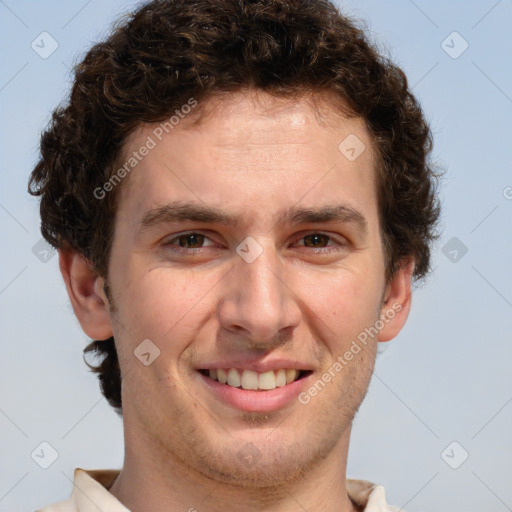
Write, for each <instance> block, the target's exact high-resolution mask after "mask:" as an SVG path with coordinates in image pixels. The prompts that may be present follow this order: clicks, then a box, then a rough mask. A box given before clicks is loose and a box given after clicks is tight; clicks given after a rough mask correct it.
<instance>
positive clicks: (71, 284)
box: [59, 249, 113, 340]
mask: <svg viewBox="0 0 512 512" xmlns="http://www.w3.org/2000/svg"><path fill="white" fill-rule="evenodd" d="M59 267H60V271H61V274H62V277H63V278H64V282H65V283H66V289H67V291H68V295H69V299H70V301H71V305H72V306H73V311H74V312H75V316H76V317H77V319H78V322H79V323H80V326H81V327H82V330H83V331H84V332H85V334H87V336H89V337H90V338H91V339H94V340H106V339H108V338H110V337H111V336H112V335H113V333H112V325H111V323H110V313H109V303H108V299H107V297H106V296H105V292H104V291H103V286H104V280H103V278H101V277H100V276H99V275H98V274H97V273H96V272H94V270H93V269H92V268H91V267H90V265H89V264H88V262H87V261H86V260H85V258H84V257H83V256H82V255H81V254H80V253H79V252H77V251H76V250H74V249H59Z"/></svg>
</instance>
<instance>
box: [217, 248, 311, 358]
mask: <svg viewBox="0 0 512 512" xmlns="http://www.w3.org/2000/svg"><path fill="white" fill-rule="evenodd" d="M235 257H236V258H237V260H236V262H235V264H234V268H233V269H232V270H231V272H229V274H228V275H227V276H226V279H227V282H226V288H225V289H224V290H225V292H224V293H223V295H222V296H221V299H220V301H219V306H218V318H219V322H220V325H221V327H222V328H223V329H224V330H225V331H227V332H229V333H231V334H236V335H237V338H236V339H237V342H239V341H240V340H241V339H243V340H244V342H245V344H246V346H247V347H248V348H252V349H259V350H269V349H272V348H275V347H276V346H279V345H281V344H283V343H285V342H286V341H287V340H288V339H289V338H290V336H291V334H292V333H293V331H294V329H295V328H296V327H297V326H298V325H299V323H300V320H301V311H300V308H299V304H298V302H297V297H296V296H295V294H294V292H293V282H292V280H291V276H290V273H289V272H288V273H286V272H284V269H283V266H282V264H281V263H280V261H279V259H278V258H277V256H276V254H275V250H273V249H272V248H270V244H268V245H267V247H266V248H264V250H263V252H262V254H261V255H260V256H259V257H257V258H256V259H255V260H254V261H252V262H251V263H248V262H247V261H245V260H244V259H243V258H241V257H238V255H236V256H235Z"/></svg>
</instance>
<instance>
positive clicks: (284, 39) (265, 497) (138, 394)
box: [30, 0, 439, 512]
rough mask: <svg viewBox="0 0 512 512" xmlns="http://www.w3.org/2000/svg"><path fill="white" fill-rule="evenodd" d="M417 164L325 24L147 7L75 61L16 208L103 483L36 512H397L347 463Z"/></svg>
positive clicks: (411, 275) (411, 271)
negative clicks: (103, 401)
mask: <svg viewBox="0 0 512 512" xmlns="http://www.w3.org/2000/svg"><path fill="white" fill-rule="evenodd" d="M430 150H431V135H430V131H429V128H428V125H427V124H426V122H425V120H424V118H423V115H422V112H421V109H420V107H419V105H418V103H417V101H416V100H415V98H414V97H413V96H412V94H411V93H410V91H409V90H408V89H407V81H406V79H405V76H404V75H403V73H402V72H401V71H400V70H399V69H398V68H396V67H395V66H394V65H393V64H392V63H390V62H388V61H387V60H386V59H384V58H383V57H381V56H379V55H378V54H377V53H376V51H375V50H374V49H373V47H372V46H371V45H370V43H369V42H368V41H367V40H366V38H365V35H364V34H363V32H361V31H360V30H359V29H358V28H357V27H356V26H355V25H354V24H352V23H351V22H350V21H349V20H347V19H346V18H345V17H343V16H342V15H341V14H340V13H339V12H338V11H337V10H336V9H335V8H334V7H333V6H332V5H331V4H330V3H328V2H327V1H325V0H314V1H311V0H308V1H306V0H299V1H297V0H279V1H270V0H264V1H259V2H251V1H246V0H215V1H214V0H194V1H190V0H187V1H185V0H183V1H178V0H163V1H153V2H151V3H148V4H147V5H145V6H143V7H141V8H140V9H139V10H138V11H137V12H136V13H135V14H133V16H132V17H131V18H130V19H129V20H127V21H126V22H124V23H123V24H121V25H119V26H118V27H117V28H116V29H115V31H114V32H113V33H112V34H111V35H110V37H109V38H108V39H107V40H106V41H105V42H102V43H99V44H97V45H96V46H94V47H93V48H92V49H91V50H90V51H89V53H88V54H87V56H86V57H85V59H84V60H83V62H82V63H80V64H79V65H78V67H77V70H76V76H75V82H74V85H73V89H72V92H71V95H70V100H69V103H68V105H66V106H65V107H63V108H61V109H59V110H57V111H56V112H55V114H54V117H53V121H52V124H51V126H50V127H49V129H48V130H47V131H46V132H45V133H44V134H43V137H42V141H41V159H40V161H39V163H38V164H37V166H36V168H35V169H34V171H33V174H32V177H31V183H30V189H31V192H32V193H33V194H35V195H40V196H41V215H42V231H43V234H44V236H45V238H46V239H47V240H48V241H49V242H50V243H52V244H53V245H54V246H55V247H58V249H59V256H60V268H61V272H62V275H63V277H64V280H65V282H66V286H67V290H68V294H69V297H70V300H71V303H72V305H73V309H74V311H75V314H76V316H77V318H78V320H79V322H80V325H81V326H82V329H83V330H84V332H85V333H86V334H87V335H88V336H89V337H90V338H91V339H92V340H94V341H93V342H92V343H91V344H90V345H89V346H88V347H87V349H86V351H87V352H91V351H93V352H94V351H95V352H97V353H98V354H99V355H102V356H103V360H102V362H101V364H100V365H99V367H97V368H95V371H97V372H98V373H99V377H100V381H101V387H102V391H103V393H104V395H105V397H106V398H107V400H108V401H109V402H110V403H111V404H112V405H113V406H114V407H115V408H116V410H118V412H120V413H121V414H122V416H123V420H124V434H125V460H124V465H123V468H122V470H121V471H114V470H98V471H85V470H82V469H77V470H76V471H75V488H74V491H73V495H72V497H71V498H70V499H69V500H67V501H65V502H61V503H59V504H55V505H53V506H50V507H46V508H43V509H41V510H43V511H45V512H48V511H76V510H80V511H81V512H83V511H89V510H98V509H99V510H103V511H107V510H108V511H109V512H116V511H122V510H131V511H132V512H140V511H143V510H144V511H146V510H151V511H152V512H160V511H164V510H165V511H169V510H172V511H174V510H176V511H178V510H188V511H189V512H191V511H199V512H210V511H218V510H231V511H236V512H238V511H239V512H242V511H244V512H245V511H256V510H257V511H284V510H287V511H299V510H301V511H302V510H308V511H311V512H313V511H320V510H322V511H324V512H335V511H336V512H339V511H344V512H348V511H351V512H353V511H360V510H366V511H367V512H371V511H377V510H379V511H393V510H398V509H396V508H395V507H392V506H389V505H387V504H386V501H385V496H384V489H383V488H382V486H379V485H375V484H372V483H369V482H364V481H355V480H350V479H348V480H347V479H346V474H345V473H346V460H347V453H348V446H349V437H350V429H351V424H352V420H353V417H354V415H355V413H356V411H357V409H358V407H359V405H360V404H361V402H362V400H363V398H364V395H365V393H366V391H367V388H368V384H369V382H370V379H371V375H372V371H373V366H374V362H375V356H376V350H377V343H378V342H386V341H388V340H390V339H392V338H393V337H395V336H396V335H397V334H398V332H399V331H400V329H401V328H402V327H403V325H404V323H405V321H406V319H407V316H408V313H409V309H410V304H411V283H412V281H413V280H414V279H420V278H422V277H424V276H425V275H426V274H427V272H428V269H429V258H430V251H429V244H430V242H431V241H432V240H433V238H434V237H435V232H434V227H435V224H436V221H437V218H438V215H439V205H438V202H437V199H436V196H435V178H436V176H435V175H434V173H433V172H432V169H431V168H430V166H429V164H428V160H427V157H428V155H429V152H430Z"/></svg>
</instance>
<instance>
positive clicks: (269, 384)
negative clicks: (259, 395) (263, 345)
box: [259, 371, 276, 389]
mask: <svg viewBox="0 0 512 512" xmlns="http://www.w3.org/2000/svg"><path fill="white" fill-rule="evenodd" d="M259 384H260V385H259V387H260V389H274V388H275V387H276V376H275V375H274V372H273V371H270V372H264V373H260V378H259Z"/></svg>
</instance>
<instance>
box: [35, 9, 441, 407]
mask: <svg viewBox="0 0 512 512" xmlns="http://www.w3.org/2000/svg"><path fill="white" fill-rule="evenodd" d="M246 88H257V89H260V90H263V91H265V92H267V93H269V94H272V95H275V96H279V97H290V98H291V97H294V96H297V95H300V94H301V93H306V92H311V91H313V92H328V93H330V94H333V93H334V94H335V95H336V97H338V98H340V99H341V100H342V101H343V103H344V105H346V106H347V107H348V110H349V112H350V115H353V116H360V117H362V118H363V119H364V120H365V121H366V126H367V128H368V130H369V132H370V134H371V135H372V137H373V141H374V144H375V148H376V150H377V154H378V157H379V161H378V168H377V187H378V198H377V200H378V208H379V215H380V222H381V231H382V238H383V245H384V254H385V257H386V279H387V280H389V279H391V277H392V276H393V275H394V273H395V271H396V270H397V268H398V267H399V265H400V264H401V263H402V262H403V261H404V260H405V259H407V258H410V257H413V258H414V260H415V267H414V273H413V277H414V279H415V280H416V281H418V280H420V279H422V278H423V277H424V276H425V275H426V274H427V273H428V271H429V269H430V268H429V265H430V246H431V244H432V241H433V240H434V239H435V238H436V237H437V236H438V234H437V232H436V226H437V221H438V218H439V213H440V205H439V200H438V199H437V194H436V188H437V186H436V185H437V178H438V176H439V173H437V172H436V171H435V170H434V169H433V167H432V165H431V164H430V162H429V159H428V157H429V154H430V152H431V150H432V135H431V132H430V128H429V126H428V124H427V122H426V121H425V118H424V116H423V113H422V110H421V107H420V105H419V103H418V101H417V100H416V98H415V97H414V96H413V94H412V92H411V91H410V90H409V88H408V84H407V79H406V77H405V75H404V73H403V72H402V70H401V69H399V68H398V67H397V66H395V65H394V64H393V63H392V62H391V61H390V60H389V59H388V58H387V57H384V56H382V55H381V54H380V53H379V52H378V51H377V49H376V48H375V47H374V46H373V44H372V43H370V42H369V41H368V39H367V37H366V35H365V32H364V30H363V29H362V28H359V27H358V26H357V24H356V23H355V22H354V21H353V20H351V19H349V18H347V17H346V16H343V15H342V14H341V13H340V12H339V11H338V10H337V9H336V7H334V6H333V5H332V4H331V3H330V2H329V1H328V0H155V1H152V2H150V3H148V4H146V5H143V6H142V7H141V8H139V9H138V10H137V11H136V12H135V13H133V14H132V15H131V16H129V17H128V18H127V19H125V20H123V21H122V22H120V23H118V25H117V26H115V27H114V28H113V30H112V32H111V34H110V36H109V37H108V39H106V40H105V41H104V42H100V43H98V44H96V45H94V46H93V47H92V48H91V49H90V50H89V52H88V53H87V54H86V56H85V58H84V59H83V60H82V61H81V62H80V63H78V64H77V66H76V68H75V79H74V84H73V87H72V90H71V93H70V97H69V101H68V102H67V104H66V105H65V106H62V107H60V108H57V109H56V110H55V112H54V113H53V117H52V120H51V122H50V125H49V127H48V129H47V130H46V131H45V132H44V133H43V134H42V137H41V146H40V151H41V158H40V160H39V162H38V163H37V165H36V166H35V168H34V170H33V172H32V174H31V177H30V182H29V192H30V193H31V194H33V195H36V196H41V204H40V210H41V219H42V223H41V230H42V234H43V236H44V238H45V239H46V240H47V241H48V242H49V243H50V244H52V245H53V246H54V247H57V248H63V247H72V248H73V249H75V250H77V251H78V252H79V253H81V254H82V255H83V257H84V258H85V259H86V260H87V261H89V262H90V264H91V267H92V268H93V269H94V270H95V271H96V272H97V273H98V275H101V276H102V277H104V279H105V280H106V281H107V279H108V263H109V254H110V249H111V243H112V235H113V226H114V219H115V213H116V197H117V192H118V190H117V189H118V188H119V187H117V188H116V189H114V190H113V191H112V192H110V193H109V194H107V195H106V197H105V198H104V199H102V200H98V199H96V197H97V196H95V195H94V190H95V189H97V187H98V186H99V185H101V184H104V183H106V182H108V181H109V179H111V177H112V176H113V173H114V171H115V169H116V160H117V158H118V157H119V154H120V151H121V149H122V147H123V143H124V141H125V140H126V138H127V136H128V135H129V134H130V133H132V132H133V130H134V129H135V128H136V127H138V126H140V125H141V124H142V123H154V122H161V121H163V120H165V119H167V118H169V116H170V115H172V114H173V112H174V111H175V110H176V109H179V108H180V107H181V106H182V105H183V104H185V103H186V102H187V99H189V98H191V97H193V98H195V99H196V100H197V101H198V103H199V106H201V105H203V104H204V103H205V102H206V101H207V100H208V99H209V98H212V97H214V96H215V95H218V94H223V93H227V92H232V91H239V90H243V89H246ZM87 352H96V353H97V354H98V355H100V356H103V360H102V362H101V364H99V366H91V368H92V369H93V370H94V371H96V372H98V373H99V378H100V382H101V388H102V392H103V394H104V395H105V397H106V398H107V400H108V401H109V403H110V404H111V405H112V406H114V407H115V408H116V409H117V411H118V412H120V413H121V411H122V408H121V374H120V370H119V364H118V359H117V353H116V349H115V345H114V339H113V338H110V339H108V340H104V341H94V342H92V343H91V344H89V345H88V346H87V348H86V349H85V353H87Z"/></svg>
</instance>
